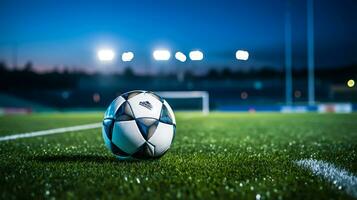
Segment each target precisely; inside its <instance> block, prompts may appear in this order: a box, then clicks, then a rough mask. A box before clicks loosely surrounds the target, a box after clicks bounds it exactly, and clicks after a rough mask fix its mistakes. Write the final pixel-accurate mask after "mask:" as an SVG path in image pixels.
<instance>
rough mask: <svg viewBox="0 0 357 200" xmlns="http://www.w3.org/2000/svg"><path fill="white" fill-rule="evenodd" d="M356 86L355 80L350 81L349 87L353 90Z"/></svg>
mask: <svg viewBox="0 0 357 200" xmlns="http://www.w3.org/2000/svg"><path fill="white" fill-rule="evenodd" d="M354 86H355V80H353V79H350V80H348V81H347V87H349V88H352V87H354Z"/></svg>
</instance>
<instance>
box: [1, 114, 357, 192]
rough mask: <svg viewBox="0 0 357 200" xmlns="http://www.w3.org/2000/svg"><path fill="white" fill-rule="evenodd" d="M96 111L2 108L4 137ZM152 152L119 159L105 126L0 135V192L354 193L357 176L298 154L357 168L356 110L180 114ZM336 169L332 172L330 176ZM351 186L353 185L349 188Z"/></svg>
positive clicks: (84, 118) (83, 119) (92, 119)
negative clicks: (148, 156) (160, 148)
mask: <svg viewBox="0 0 357 200" xmlns="http://www.w3.org/2000/svg"><path fill="white" fill-rule="evenodd" d="M102 116H103V114H102V113H82V114H81V113H69V114H33V115H29V116H3V117H0V136H6V135H11V134H18V133H23V132H31V131H39V130H46V129H53V128H61V127H68V126H76V125H82V124H90V123H96V122H101V120H102ZM176 118H177V132H176V136H175V140H174V143H173V145H172V147H171V149H170V150H169V151H168V153H166V154H165V155H164V156H163V157H162V158H160V159H158V160H145V161H119V160H116V159H115V158H114V156H112V155H111V153H110V152H109V151H108V150H107V149H106V147H105V146H104V142H103V139H102V135H101V129H100V128H95V129H89V130H82V131H75V132H65V133H61V134H55V135H48V136H40V137H31V138H23V139H16V140H9V141H2V142H0V150H1V151H0V152H1V157H0V159H1V160H0V185H1V187H0V191H1V199H13V198H36V199H42V198H52V197H55V198H61V199H67V198H90V199H92V198H95V197H98V198H106V199H107V198H113V199H118V198H123V199H149V198H150V199H163V198H182V199H187V198H191V199H197V198H198V199H216V198H220V199H226V198H229V199H290V198H293V199H353V198H356V196H354V195H355V194H354V192H356V188H357V185H352V186H351V185H348V183H347V184H345V183H344V182H343V181H344V180H339V179H336V181H333V179H329V177H326V176H325V177H324V176H323V175H321V174H320V175H319V174H318V173H315V172H313V171H311V170H309V169H308V168H307V167H303V166H301V165H299V164H298V161H300V160H304V159H311V160H317V161H323V162H326V163H330V164H331V165H333V166H335V167H337V168H338V169H343V170H345V171H347V172H348V173H349V175H351V176H352V177H350V178H352V184H353V183H354V182H353V181H356V174H357V123H356V122H357V114H277V113H276V114H274V113H264V114H259V113H254V114H248V113H241V114H237V113H211V114H210V115H209V116H203V115H201V114H199V113H177V114H176ZM333 178H336V177H333ZM351 187H352V191H351Z"/></svg>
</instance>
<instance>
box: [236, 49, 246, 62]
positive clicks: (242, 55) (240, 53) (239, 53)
mask: <svg viewBox="0 0 357 200" xmlns="http://www.w3.org/2000/svg"><path fill="white" fill-rule="evenodd" d="M236 58H237V60H248V58H249V53H248V51H244V50H238V51H237V52H236Z"/></svg>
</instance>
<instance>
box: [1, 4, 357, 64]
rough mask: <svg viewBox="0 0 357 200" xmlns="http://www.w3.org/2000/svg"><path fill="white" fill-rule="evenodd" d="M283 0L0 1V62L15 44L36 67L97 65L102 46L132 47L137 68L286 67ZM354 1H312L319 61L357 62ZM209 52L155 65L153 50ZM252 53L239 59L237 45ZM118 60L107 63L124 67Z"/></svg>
mask: <svg viewBox="0 0 357 200" xmlns="http://www.w3.org/2000/svg"><path fill="white" fill-rule="evenodd" d="M305 3H306V2H305V0H292V3H291V4H292V5H291V13H292V25H293V30H292V31H293V35H292V37H293V52H294V56H293V63H294V67H304V66H305V63H306V5H305ZM285 4H286V1H284V0H270V1H261V0H232V1H228V0H226V1H218V0H217V1H210V0H205V1H203V0H202V1H198V0H196V1H185V0H177V1H167V0H160V1H149V0H141V1H120V0H117V1H94V0H92V1H69V0H64V1H50V0H48V1H33V0H28V1H25V0H23V1H16V0H11V1H10V0H9V1H6V0H2V1H1V2H0V19H1V20H0V27H1V35H0V60H3V61H5V62H6V63H8V64H9V65H10V64H11V62H12V60H11V59H12V58H11V57H12V52H13V51H12V49H13V46H14V44H17V49H18V62H19V64H23V63H24V62H26V61H28V60H31V61H32V62H33V63H34V65H35V66H37V67H39V68H50V67H53V66H64V65H65V66H77V67H82V68H84V67H85V68H87V69H99V68H103V66H100V64H99V63H98V61H96V58H95V52H96V50H97V49H98V48H100V47H103V46H107V47H112V48H115V49H116V51H117V52H118V53H121V52H123V51H128V50H131V51H134V53H136V55H135V61H134V62H133V63H132V64H131V65H132V66H133V67H135V69H136V70H138V71H140V70H145V68H147V67H150V70H153V69H155V67H158V66H159V67H161V68H162V67H165V68H167V67H169V66H176V67H177V66H179V67H192V66H194V67H197V68H199V69H203V68H208V67H210V66H213V65H215V66H231V67H233V68H237V67H245V68H248V67H252V66H254V67H260V66H267V65H269V66H275V67H282V66H283V63H284V54H283V52H284V14H285V9H286V7H285ZM356 5H357V1H354V0H345V1H338V0H333V1H328V0H315V25H316V26H315V40H316V65H317V66H336V65H346V64H352V63H357V58H356V57H357V56H356V55H357V42H356V41H357V40H356V35H357V32H356V26H357V21H356V19H357V14H356V13H357V9H356V8H357V6H356ZM160 47H165V48H168V49H170V50H173V51H176V50H180V51H183V52H188V51H190V50H192V49H200V50H202V51H203V52H204V53H205V58H206V59H205V60H204V61H202V62H201V63H192V62H190V63H186V64H184V65H181V66H180V65H179V64H178V63H177V62H175V61H170V62H168V63H160V64H157V63H156V62H154V61H153V60H152V57H151V52H152V50H153V49H155V48H160ZM237 49H245V50H248V51H249V52H250V56H251V57H250V60H249V61H247V62H238V61H236V60H235V51H236V50H237ZM126 65H127V64H124V63H122V62H121V61H120V60H117V61H116V63H114V64H113V65H112V66H106V67H108V68H113V69H114V68H117V69H120V68H123V67H124V66H126Z"/></svg>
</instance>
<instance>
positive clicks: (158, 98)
mask: <svg viewBox="0 0 357 200" xmlns="http://www.w3.org/2000/svg"><path fill="white" fill-rule="evenodd" d="M147 93H148V94H150V95H152V96H153V97H154V98H156V99H157V100H159V101H160V102H161V103H164V99H163V98H162V97H160V96H159V95H157V94H155V93H153V92H150V91H148V92H147Z"/></svg>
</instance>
